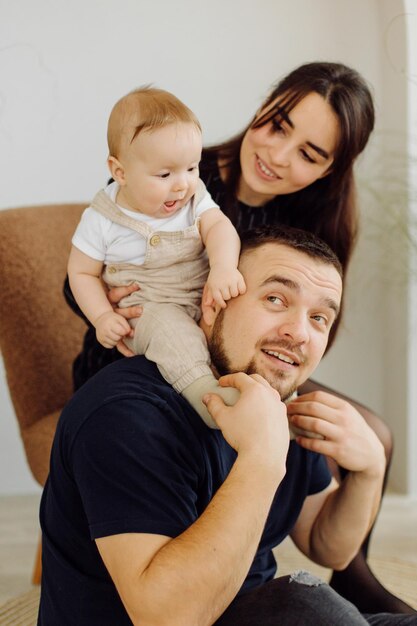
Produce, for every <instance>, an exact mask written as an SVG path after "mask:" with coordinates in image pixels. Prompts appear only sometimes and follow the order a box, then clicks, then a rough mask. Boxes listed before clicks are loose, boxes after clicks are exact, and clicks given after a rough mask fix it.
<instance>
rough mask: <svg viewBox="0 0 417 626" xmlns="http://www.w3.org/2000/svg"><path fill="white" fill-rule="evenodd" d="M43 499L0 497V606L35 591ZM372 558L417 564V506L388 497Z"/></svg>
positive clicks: (37, 497)
mask: <svg viewBox="0 0 417 626" xmlns="http://www.w3.org/2000/svg"><path fill="white" fill-rule="evenodd" d="M38 507H39V496H37V495H30V496H3V497H0V604H1V603H3V602H5V601H6V600H8V599H10V598H13V597H15V596H17V595H19V594H21V593H24V592H25V591H28V590H29V589H30V588H31V576H32V569H33V564H34V560H35V553H36V547H37V542H38V538H39V525H38ZM371 554H372V555H373V556H376V557H387V556H390V557H396V558H398V559H403V560H405V561H408V562H412V563H416V564H417V502H416V501H414V502H410V501H408V500H406V499H405V498H402V497H400V496H395V495H388V496H386V497H385V498H384V502H383V506H382V510H381V513H380V515H379V518H378V521H377V526H376V529H375V532H374V535H373V541H372V546H371Z"/></svg>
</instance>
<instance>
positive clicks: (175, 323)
mask: <svg viewBox="0 0 417 626" xmlns="http://www.w3.org/2000/svg"><path fill="white" fill-rule="evenodd" d="M203 191H204V190H203ZM201 196H202V191H201V187H200V188H198V190H197V192H196V194H195V195H194V197H193V199H192V200H191V202H192V203H193V205H192V210H193V220H194V223H193V225H192V226H189V227H188V228H186V229H185V230H183V231H177V232H165V231H152V230H151V229H150V227H149V226H148V225H147V224H146V223H142V222H138V221H136V220H134V219H133V218H130V217H129V216H128V215H125V214H124V213H123V211H121V210H120V209H119V208H118V206H117V205H116V204H115V203H114V202H113V201H112V200H111V199H110V198H109V197H108V195H107V194H106V193H105V192H104V191H103V190H102V191H99V192H98V193H97V195H96V196H95V198H94V200H93V202H92V203H91V207H92V208H93V209H95V210H96V211H99V212H100V213H101V214H102V215H104V216H105V217H107V218H108V219H110V220H112V221H113V222H115V223H117V224H121V225H122V226H127V227H128V228H131V229H133V230H135V231H137V232H138V233H139V234H140V235H142V236H143V237H144V238H145V239H146V256H145V261H144V263H143V265H132V264H129V263H122V264H116V265H114V264H111V265H106V266H105V268H104V270H103V280H104V281H105V283H106V284H107V285H108V286H109V287H116V286H121V285H130V284H131V283H132V282H136V283H137V284H138V285H139V286H140V290H139V291H135V292H133V293H132V294H130V295H129V296H127V297H126V298H124V299H123V300H122V302H121V303H120V306H121V307H128V306H132V305H136V304H140V305H141V306H143V314H142V315H141V317H140V318H139V319H134V320H130V323H131V325H132V327H134V328H135V336H134V338H133V339H130V340H129V339H128V340H125V343H126V344H127V345H128V346H129V347H130V349H131V350H132V351H133V352H134V353H135V354H144V355H145V356H146V357H147V358H148V359H149V360H151V361H154V362H155V363H156V364H157V366H158V368H159V370H160V372H161V374H162V376H163V377H164V378H165V380H166V381H168V382H169V383H170V384H171V385H172V386H173V387H174V389H175V390H176V391H178V393H181V392H182V391H183V390H184V389H185V387H188V386H189V385H190V384H191V383H193V382H194V381H196V380H197V379H199V378H201V377H203V376H211V377H213V373H212V371H211V369H210V355H209V351H208V349H207V343H206V339H205V336H204V333H203V331H202V330H201V329H200V328H199V326H198V324H197V322H198V321H199V319H200V316H201V309H200V304H201V296H202V291H203V287H204V284H205V282H206V279H207V275H208V271H209V265H208V259H207V255H206V252H205V249H204V245H203V242H202V240H201V236H200V232H199V225H198V222H199V220H198V219H197V220H196V219H195V206H196V205H197V204H198V202H199V200H200V198H201ZM213 378H214V377H213Z"/></svg>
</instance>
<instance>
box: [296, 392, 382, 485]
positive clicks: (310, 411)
mask: <svg viewBox="0 0 417 626" xmlns="http://www.w3.org/2000/svg"><path fill="white" fill-rule="evenodd" d="M287 411H288V419H289V422H290V424H291V425H294V426H295V427H296V428H299V429H302V430H305V431H308V432H309V433H311V434H312V436H313V437H317V436H319V437H320V438H311V436H310V437H303V436H299V437H297V441H298V443H299V444H300V445H301V446H303V448H307V449H308V450H314V451H315V452H319V453H320V454H324V455H326V456H330V457H332V458H333V459H334V460H335V461H336V462H337V464H338V465H340V466H341V467H344V468H345V469H347V470H350V471H352V472H363V473H364V474H380V473H381V471H383V468H384V467H385V455H384V448H383V446H382V444H381V442H380V441H379V439H378V437H377V436H376V434H375V433H374V431H373V430H372V429H371V428H370V427H369V426H368V424H367V423H366V422H365V420H364V419H363V417H362V415H361V414H360V413H359V412H358V411H357V410H356V409H355V408H354V407H353V406H352V405H351V404H349V402H346V400H343V399H342V398H339V397H337V396H334V395H332V394H330V393H326V392H325V391H313V392H311V393H307V394H304V395H302V396H299V397H298V398H296V399H295V400H293V401H291V402H289V403H288V404H287Z"/></svg>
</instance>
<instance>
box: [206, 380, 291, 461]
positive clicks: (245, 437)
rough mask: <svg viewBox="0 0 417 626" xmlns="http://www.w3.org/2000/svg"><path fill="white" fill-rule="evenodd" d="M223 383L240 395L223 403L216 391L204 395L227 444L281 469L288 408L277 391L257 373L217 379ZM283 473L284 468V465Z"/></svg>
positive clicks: (241, 453) (285, 447) (284, 459)
mask: <svg viewBox="0 0 417 626" xmlns="http://www.w3.org/2000/svg"><path fill="white" fill-rule="evenodd" d="M219 383H220V385H221V386H222V387H235V388H236V389H238V390H239V391H240V394H241V395H240V398H239V400H238V401H237V402H236V404H235V405H234V406H226V405H225V404H224V402H223V400H222V399H221V398H220V396H217V395H215V394H210V395H207V396H205V397H204V398H203V402H204V403H205V404H206V406H207V409H208V410H209V412H210V414H211V416H212V417H213V419H214V420H215V421H216V423H217V424H218V426H219V428H220V429H221V431H222V433H223V436H224V438H225V439H226V441H227V442H228V443H229V445H230V446H231V447H232V448H234V450H236V452H237V453H238V454H239V456H240V455H245V454H248V455H254V456H257V455H258V456H259V458H261V457H262V458H263V460H264V461H265V462H267V463H270V462H273V463H277V464H278V466H279V468H280V469H281V470H282V469H283V468H285V461H286V457H287V452H288V446H289V430H288V419H287V409H286V406H285V404H284V403H283V402H281V398H280V396H279V393H278V392H277V391H275V389H273V388H272V387H271V385H270V384H269V383H268V382H267V381H266V380H265V379H264V378H263V377H262V376H260V375H259V374H252V375H251V376H248V375H247V374H244V373H242V372H240V373H237V374H229V375H227V376H222V378H220V379H219ZM284 473H285V469H284Z"/></svg>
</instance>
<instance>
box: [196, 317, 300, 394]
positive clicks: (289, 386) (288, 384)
mask: <svg viewBox="0 0 417 626" xmlns="http://www.w3.org/2000/svg"><path fill="white" fill-rule="evenodd" d="M224 313H225V309H221V310H220V312H219V314H218V316H217V318H216V320H215V322H214V325H213V331H212V334H211V337H210V338H209V339H208V342H207V343H208V348H209V351H210V355H211V362H212V365H213V366H214V367H215V369H216V372H217V374H218V375H219V376H225V375H226V374H234V373H235V372H244V373H245V374H248V375H250V374H259V375H260V376H263V377H264V378H265V380H267V381H268V383H269V384H270V385H271V387H272V388H273V389H275V390H276V391H278V393H279V395H280V397H281V400H282V401H283V402H285V401H286V400H288V399H289V398H290V397H291V396H292V395H293V394H294V392H295V391H296V390H297V384H296V383H295V382H294V381H288V380H287V378H286V375H285V372H281V371H279V370H278V371H276V372H275V373H274V374H271V373H267V372H264V371H263V370H262V368H261V367H259V366H257V365H256V363H255V359H254V358H253V359H251V360H250V361H249V363H247V364H246V365H243V366H241V367H232V365H231V363H230V359H229V358H228V356H227V354H226V350H225V347H224V338H223V321H224ZM281 343H282V345H283V347H284V342H281ZM286 347H289V346H286Z"/></svg>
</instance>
